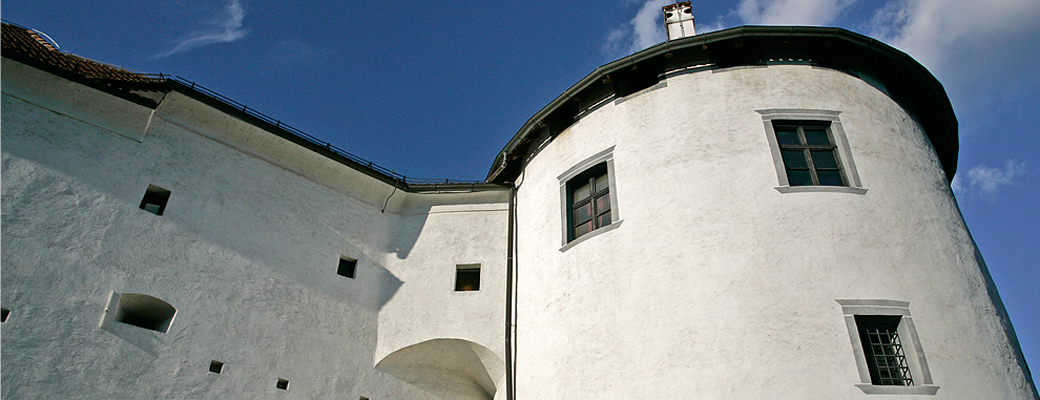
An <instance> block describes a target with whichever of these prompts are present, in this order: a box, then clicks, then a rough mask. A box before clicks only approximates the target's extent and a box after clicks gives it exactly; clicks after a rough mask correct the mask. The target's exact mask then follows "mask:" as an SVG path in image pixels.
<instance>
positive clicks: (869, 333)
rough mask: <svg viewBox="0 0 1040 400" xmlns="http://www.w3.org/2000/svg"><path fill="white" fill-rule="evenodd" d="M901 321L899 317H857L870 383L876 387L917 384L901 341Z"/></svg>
mask: <svg viewBox="0 0 1040 400" xmlns="http://www.w3.org/2000/svg"><path fill="white" fill-rule="evenodd" d="M899 319H900V318H899V317H898V316H892V317H875V318H862V319H861V318H857V321H856V322H857V324H859V325H860V338H861V339H862V341H863V352H864V353H865V356H866V359H867V367H868V368H869V369H870V380H871V383H873V384H874V385H895V386H912V385H913V384H914V380H913V377H911V375H910V367H909V366H908V365H907V363H906V356H905V355H904V354H903V344H902V343H901V342H900V340H899V332H898V327H899Z"/></svg>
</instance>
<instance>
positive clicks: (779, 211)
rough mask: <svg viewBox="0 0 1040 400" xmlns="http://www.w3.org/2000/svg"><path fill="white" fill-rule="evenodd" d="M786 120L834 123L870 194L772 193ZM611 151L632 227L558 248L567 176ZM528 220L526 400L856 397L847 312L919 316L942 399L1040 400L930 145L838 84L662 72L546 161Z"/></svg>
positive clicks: (599, 114) (830, 78)
mask: <svg viewBox="0 0 1040 400" xmlns="http://www.w3.org/2000/svg"><path fill="white" fill-rule="evenodd" d="M778 108H790V109H819V110H833V111H839V112H840V116H839V118H840V120H841V122H842V124H843V126H844V130H845V132H846V134H847V137H848V142H849V145H850V148H851V152H852V153H853V154H854V156H855V161H856V165H857V168H858V172H859V176H860V178H861V179H862V184H863V187H864V188H865V189H867V192H866V193H865V194H854V193H824V192H819V193H780V192H778V191H777V190H776V189H774V188H775V187H777V186H778V182H777V175H776V171H775V169H774V165H773V160H772V157H771V155H770V148H769V144H768V142H767V137H766V135H765V131H764V129H763V124H762V118H761V116H760V115H759V114H758V113H756V112H755V110H759V109H778ZM611 146H614V151H613V156H614V164H615V171H616V176H615V177H614V178H615V181H616V193H612V195H614V196H616V198H617V202H618V211H619V212H620V213H621V214H622V215H623V216H624V221H625V222H624V224H623V226H620V227H618V228H617V229H614V230H612V231H610V232H606V233H604V234H601V235H598V236H595V237H592V238H590V239H589V240H587V241H584V242H582V243H579V244H577V245H575V246H573V247H570V248H568V249H566V251H560V241H561V238H560V229H559V226H560V224H562V223H563V221H561V214H560V211H559V207H560V198H559V197H560V189H559V182H558V181H557V179H556V178H557V176H559V175H560V174H561V173H563V171H566V170H567V169H569V168H571V167H572V166H573V165H574V164H575V163H578V162H580V161H581V160H583V159H585V158H586V157H589V156H590V155H593V154H596V153H597V152H600V151H602V150H604V149H607V148H610V147H611ZM517 215H518V220H517V224H518V226H517V232H518V237H517V254H518V256H517V259H518V264H517V288H518V289H517V290H518V300H517V302H518V311H517V312H518V316H517V377H518V378H517V393H518V395H517V398H520V399H526V398H559V399H564V398H595V399H632V398H661V399H673V398H726V399H856V398H864V397H865V396H867V395H866V394H864V392H863V391H861V390H860V389H859V388H857V387H856V384H859V383H861V381H860V375H859V372H858V370H857V365H856V360H855V358H854V355H853V353H852V344H851V343H850V338H849V334H848V331H847V329H846V325H845V321H844V318H843V315H842V312H841V310H840V307H839V304H838V303H837V302H836V301H835V300H836V299H890V300H899V301H908V302H909V309H910V311H911V312H912V313H913V316H914V321H915V323H916V329H917V332H918V334H919V336H920V341H921V343H922V349H923V351H924V352H925V353H926V356H927V361H928V363H929V365H930V367H931V374H932V377H933V379H934V382H935V383H934V384H935V385H937V386H939V389H938V394H936V395H935V396H934V397H931V396H930V397H931V398H936V399H980V398H993V399H996V398H1001V399H1029V398H1035V397H1034V393H1035V392H1034V389H1033V388H1032V385H1031V383H1030V381H1029V379H1028V378H1027V376H1026V373H1025V372H1024V371H1023V369H1022V366H1023V365H1024V364H1021V359H1020V358H1019V355H1018V354H1017V353H1016V346H1017V343H1014V341H1013V339H1010V337H1013V332H1010V331H1009V327H1010V325H1009V324H1008V322H1007V316H1006V314H1005V313H1004V311H1003V307H1002V306H1001V305H1000V303H999V300H996V297H995V292H994V290H995V289H994V288H993V287H992V284H991V283H990V282H988V273H987V272H986V271H985V266H984V264H983V263H982V260H981V258H979V255H978V252H977V250H976V248H975V245H974V243H973V241H972V239H971V236H970V234H969V233H968V230H967V228H966V227H965V225H964V222H963V220H962V218H961V215H960V212H959V210H958V208H957V204H956V202H955V200H954V198H953V195H952V192H951V191H950V188H949V184H948V182H947V181H946V178H945V176H944V174H943V171H942V169H941V167H940V165H939V163H938V160H937V157H936V156H935V153H934V151H933V150H932V148H931V145H930V143H929V142H928V140H927V139H926V137H925V136H924V135H923V133H922V132H921V130H920V128H919V126H918V125H917V123H916V122H915V121H914V120H913V119H912V118H911V116H909V115H907V113H906V112H905V111H904V110H903V109H902V108H901V107H900V106H899V105H898V104H896V103H895V102H893V101H892V100H891V99H890V98H889V97H887V96H886V95H885V94H884V93H883V92H881V91H880V90H878V89H877V88H875V87H872V86H870V85H868V84H867V83H866V82H864V81H862V80H860V79H858V78H855V77H852V76H849V75H847V74H844V73H841V72H837V71H833V70H828V69H821V68H813V67H810V66H796V65H774V66H769V67H750V68H733V69H726V70H714V71H701V72H695V73H688V74H677V75H673V76H670V77H669V78H668V79H667V82H666V84H662V85H657V86H655V87H653V88H651V89H648V90H645V91H642V92H639V93H636V94H633V95H631V96H628V97H626V98H624V99H621V100H619V101H615V102H612V103H610V104H607V105H605V106H603V107H602V108H600V109H598V110H596V111H593V112H591V113H589V114H587V115H585V116H583V118H582V119H580V120H579V121H577V122H576V123H575V124H574V125H572V126H571V127H570V128H568V129H567V130H565V131H563V132H562V133H561V134H560V135H559V136H558V137H556V138H555V139H554V140H553V141H552V142H550V143H548V144H546V145H544V146H542V147H541V149H540V152H539V153H537V154H535V155H533V156H532V157H530V158H529V161H528V162H527V164H526V165H525V166H524V167H523V178H522V182H521V183H520V184H519V188H518V194H517ZM911 397H913V398H918V397H917V396H906V397H903V396H896V397H895V398H911Z"/></svg>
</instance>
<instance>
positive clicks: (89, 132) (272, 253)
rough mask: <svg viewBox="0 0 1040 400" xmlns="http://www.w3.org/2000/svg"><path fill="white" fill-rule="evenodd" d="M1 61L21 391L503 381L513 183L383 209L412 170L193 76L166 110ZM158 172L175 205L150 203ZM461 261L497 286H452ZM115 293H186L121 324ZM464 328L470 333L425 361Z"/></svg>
mask: <svg viewBox="0 0 1040 400" xmlns="http://www.w3.org/2000/svg"><path fill="white" fill-rule="evenodd" d="M3 63H4V64H3V66H4V69H3V79H4V81H3V90H4V92H3V98H2V100H3V103H2V105H3V109H2V113H3V118H4V119H3V148H2V153H3V154H2V157H3V158H2V166H3V177H2V178H3V179H2V187H3V189H2V190H3V192H2V195H3V197H2V208H3V236H2V257H3V271H2V272H3V275H2V304H3V306H4V307H5V308H9V309H11V310H12V313H11V316H10V318H9V319H8V320H7V322H4V324H3V325H2V329H3V336H2V340H3V341H2V346H3V359H2V363H3V365H2V368H3V377H2V395H3V397H4V398H11V399H15V398H41V399H42V398H79V399H90V398H96V399H141V398H180V399H195V398H199V399H201V398H238V399H254V398H279V399H282V398H285V399H288V398H300V399H303V398H307V399H310V398H348V399H349V398H354V399H356V398H358V397H359V396H367V397H369V398H372V399H432V398H435V397H434V396H433V395H432V394H431V392H435V391H436V390H437V387H436V385H434V386H430V385H426V387H423V386H422V385H420V384H417V382H422V381H423V380H429V379H430V376H431V375H430V373H429V372H428V371H427V372H426V373H424V372H423V371H424V368H439V369H438V370H437V375H434V376H442V377H444V376H446V377H450V378H451V379H452V380H453V381H454V382H468V383H472V384H474V385H477V386H478V387H480V388H481V391H477V392H472V393H467V394H465V395H463V396H459V397H456V398H474V399H477V398H480V399H486V398H491V397H492V396H495V395H496V394H497V393H496V385H500V384H501V381H502V376H503V373H504V372H503V367H502V365H501V364H502V361H501V360H502V357H503V355H502V351H503V350H502V349H503V345H502V330H503V325H504V322H503V318H504V317H503V315H504V303H503V300H502V298H503V297H504V296H503V294H502V292H503V291H504V283H502V282H504V258H505V257H504V255H505V251H506V250H505V249H506V240H507V238H506V235H505V231H506V229H505V224H506V216H507V212H506V209H507V208H506V205H505V201H506V199H507V197H508V192H506V191H496V192H485V193H451V194H423V195H418V194H405V193H402V192H400V191H398V192H397V193H396V194H394V196H392V197H391V200H390V201H389V202H388V203H389V206H388V208H387V210H386V211H385V212H382V211H381V208H382V206H383V203H384V202H385V201H386V199H387V197H388V196H390V194H391V193H393V192H394V190H393V187H392V186H390V185H386V184H384V183H381V182H379V181H377V180H375V179H373V178H371V177H369V176H367V175H365V174H363V173H360V172H358V171H356V170H353V169H350V168H348V167H345V166H343V165H341V164H338V163H335V162H333V161H331V160H329V159H327V158H325V157H322V156H320V155H317V154H314V153H313V152H310V151H307V150H304V149H302V148H300V147H299V146H296V145H294V144H291V143H289V142H288V141H285V140H283V139H280V138H278V137H276V136H274V135H272V134H271V133H269V132H265V131H262V130H260V129H258V128H256V127H254V126H252V125H248V124H245V123H243V122H242V121H239V120H237V119H233V118H230V117H228V116H226V115H224V114H221V113H219V112H216V111H215V110H213V109H211V108H209V107H207V106H205V105H202V104H201V103H198V102H196V101H194V100H192V99H190V98H188V97H186V96H183V95H180V94H178V93H176V92H173V93H170V94H168V95H167V97H166V98H165V99H164V101H163V103H162V104H161V105H160V106H159V108H158V109H157V110H156V111H155V113H154V115H153V114H152V113H151V112H150V111H149V112H140V111H141V110H138V108H140V107H139V106H136V105H127V104H122V103H121V102H123V101H122V100H120V99H118V98H115V97H113V96H110V95H108V94H104V93H100V92H97V91H92V90H83V88H82V87H81V86H79V85H77V84H74V83H71V82H68V81H65V80H62V79H60V78H57V77H54V76H51V75H49V74H46V73H42V72H40V71H37V70H34V69H31V68H28V67H25V66H23V65H21V64H18V63H15V62H11V61H9V60H7V59H4V60H3ZM9 88H10V89H11V90H10V91H9ZM62 93H68V94H69V98H71V99H72V100H67V101H66V99H65V98H64V97H61V96H59V95H60V94H62ZM112 104H115V105H118V106H119V107H124V106H125V107H126V108H128V109H130V110H131V112H127V113H123V112H116V113H113V112H110V111H112V109H111V108H110V106H111V105H112ZM128 104H129V103H128ZM131 106H132V107H131ZM81 116H87V117H81ZM142 118H143V119H142ZM144 127H147V130H146V131H145V130H142V131H140V132H137V131H136V129H139V128H141V129H143V128H144ZM134 132H137V134H136V138H137V140H133V139H131V138H135V134H134ZM149 184H152V185H157V186H160V187H163V188H165V189H168V190H170V191H171V192H172V195H171V197H170V199H169V203H168V204H167V207H166V211H165V213H164V214H163V215H162V216H157V215H154V214H151V213H148V212H145V211H143V210H140V209H139V208H138V204H139V203H140V201H141V197H142V196H143V195H144V192H145V188H147V186H148V185H149ZM341 255H347V256H349V257H354V258H357V259H358V266H357V279H349V278H345V277H341V276H338V275H336V265H337V262H338V260H339V258H340V256H341ZM456 262H467V263H481V264H482V268H483V269H482V272H483V273H485V274H486V275H485V276H484V277H482V278H484V279H486V280H485V285H482V288H481V291H480V292H477V293H473V294H465V295H461V294H456V293H453V291H452V289H453V288H452V287H451V285H450V283H445V282H444V280H445V279H450V278H449V277H450V276H451V274H454V263H456ZM112 292H117V293H141V294H147V295H150V296H154V297H156V298H159V299H162V300H163V301H166V302H168V303H169V304H171V305H173V306H174V307H176V308H177V313H176V316H175V317H174V320H173V322H172V325H171V326H170V329H169V332H167V333H158V332H154V331H149V330H145V329H141V328H138V327H134V326H130V325H126V324H122V323H118V322H111V321H110V322H108V323H106V324H104V326H102V325H101V321H102V317H103V315H104V311H105V308H106V305H107V304H108V300H109V297H110V295H111V293H112ZM449 339H450V340H455V341H457V342H458V343H464V344H465V345H466V347H467V348H469V349H472V350H470V352H469V353H467V354H464V355H463V356H460V357H459V360H443V362H442V363H438V362H436V361H434V362H430V361H423V363H422V364H418V363H412V364H410V363H409V361H410V360H420V359H422V357H421V356H423V355H424V354H425V353H424V352H429V353H431V354H435V353H436V352H437V351H439V348H438V347H436V346H428V347H422V345H421V343H439V342H437V341H438V340H449ZM453 343H455V342H453ZM415 345H418V346H415ZM410 346H412V347H410ZM415 347H417V348H418V350H415V349H414V348H415ZM405 348H413V350H412V351H410V352H408V353H407V354H410V355H411V356H412V358H407V357H398V358H397V359H396V360H397V361H396V363H395V364H394V366H395V367H396V369H392V370H390V371H381V370H377V369H376V368H375V365H376V364H377V363H378V362H379V361H380V360H381V359H382V358H384V357H386V356H387V355H389V354H393V353H394V352H396V351H398V350H401V349H405ZM473 355H478V356H473ZM469 356H472V357H469ZM467 357H469V358H467ZM211 360H217V361H221V362H223V363H225V364H224V369H223V372H222V373H221V374H214V373H211V372H208V368H209V363H210V361H211ZM496 363H497V364H496ZM401 371H404V372H401ZM388 372H389V373H388ZM395 373H396V374H395ZM279 378H283V379H287V380H289V381H290V384H289V386H288V390H285V391H283V390H279V389H277V388H276V387H275V384H276V382H277V380H278V379H279ZM402 379H406V380H408V379H410V380H411V382H406V381H404V380H402ZM423 389H426V390H423Z"/></svg>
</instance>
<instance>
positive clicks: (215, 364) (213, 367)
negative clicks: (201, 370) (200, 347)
mask: <svg viewBox="0 0 1040 400" xmlns="http://www.w3.org/2000/svg"><path fill="white" fill-rule="evenodd" d="M222 371H224V363H222V362H220V361H217V360H213V361H210V362H209V372H212V373H214V374H219V373H221V372H222Z"/></svg>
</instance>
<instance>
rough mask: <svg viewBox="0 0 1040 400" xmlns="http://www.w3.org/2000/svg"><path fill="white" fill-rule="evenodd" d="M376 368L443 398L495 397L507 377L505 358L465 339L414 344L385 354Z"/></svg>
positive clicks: (477, 399) (482, 399)
mask: <svg viewBox="0 0 1040 400" xmlns="http://www.w3.org/2000/svg"><path fill="white" fill-rule="evenodd" d="M376 369H377V370H380V371H382V372H385V373H388V374H390V375H393V376H395V377H397V378H398V379H401V380H403V381H405V382H408V383H410V384H412V385H415V386H417V387H419V388H421V389H423V390H425V391H427V392H430V393H431V394H433V395H436V396H437V397H440V398H442V399H460V400H462V399H465V400H469V399H473V400H492V399H494V398H495V393H496V392H497V391H498V388H500V387H501V385H502V382H503V381H504V379H505V362H503V361H502V359H501V358H499V357H498V356H497V355H495V353H494V352H492V351H491V350H488V348H486V347H484V346H482V345H479V344H477V343H474V342H471V341H468V340H462V339H432V340H427V341H425V342H422V343H418V344H413V345H411V346H408V347H405V348H402V349H400V350H397V351H395V352H393V353H390V354H389V355H387V356H386V357H383V359H382V360H380V361H379V362H378V363H377V364H376Z"/></svg>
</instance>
